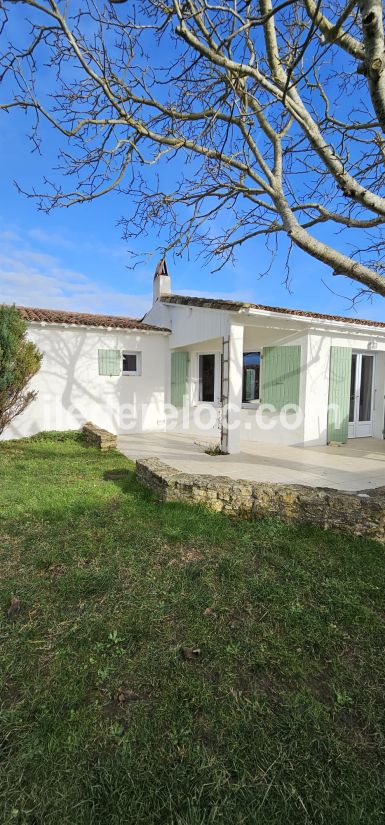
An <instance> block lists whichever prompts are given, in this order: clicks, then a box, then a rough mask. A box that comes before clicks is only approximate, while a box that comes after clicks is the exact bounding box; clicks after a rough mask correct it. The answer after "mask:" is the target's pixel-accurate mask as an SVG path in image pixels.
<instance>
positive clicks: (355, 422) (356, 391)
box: [349, 352, 374, 438]
mask: <svg viewBox="0 0 385 825" xmlns="http://www.w3.org/2000/svg"><path fill="white" fill-rule="evenodd" d="M373 383H374V355H368V354H367V353H363V352H353V354H352V372H351V380H350V408H349V438H360V437H363V436H370V435H372V434H373V403H374V389H373Z"/></svg>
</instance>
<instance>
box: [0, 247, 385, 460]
mask: <svg viewBox="0 0 385 825" xmlns="http://www.w3.org/2000/svg"><path fill="white" fill-rule="evenodd" d="M19 311H20V314H21V316H22V317H23V318H24V319H25V321H26V322H27V324H28V332H29V336H30V338H31V339H32V340H33V341H34V342H35V343H36V344H37V346H38V347H39V349H40V350H41V352H43V355H44V357H43V362H42V367H41V369H40V372H39V373H38V375H37V376H36V377H35V379H34V381H33V387H34V388H35V389H37V390H38V396H37V399H36V400H35V401H34V402H33V404H32V405H31V406H30V407H29V408H28V409H27V410H26V411H25V412H24V413H23V414H22V415H20V416H19V417H18V418H16V419H15V421H14V422H13V424H12V425H11V426H10V427H8V429H7V430H6V431H5V433H4V434H3V438H8V439H9V438H15V437H22V436H26V435H31V434H33V433H36V432H38V431H41V430H52V429H57V430H59V429H77V428H79V427H80V426H81V425H82V424H83V423H84V422H85V421H87V420H92V421H93V422H94V423H95V424H98V425H99V426H101V427H105V428H106V429H108V430H111V431H113V432H116V433H119V434H124V433H128V432H145V431H165V430H173V431H176V432H178V431H182V432H185V433H186V432H187V433H189V432H190V433H191V434H194V435H195V434H197V433H202V434H204V435H206V436H207V435H208V436H210V437H211V436H214V437H217V438H218V439H219V438H221V443H222V449H223V450H224V451H225V452H229V453H237V452H239V451H240V445H241V440H247V441H253V440H254V441H259V442H265V443H274V444H285V445H294V444H296V445H323V444H326V443H328V442H330V441H332V442H335V441H337V442H344V441H346V440H347V438H348V437H352V438H357V437H360V436H374V437H376V438H382V434H383V429H384V406H385V401H384V393H385V323H382V322H377V321H368V320H366V321H365V320H359V319H357V318H353V319H352V318H342V317H338V316H332V315H322V314H320V313H317V312H314V313H310V312H304V311H301V310H298V311H297V310H290V309H283V308H280V307H267V306H260V305H256V304H250V303H243V302H238V301H223V300H219V299H218V300H213V299H208V298H198V297H193V296H185V295H175V294H173V293H172V291H171V279H170V277H169V274H168V271H167V265H166V262H165V261H164V260H163V261H161V262H160V263H159V265H158V267H157V269H156V273H155V277H154V298H153V305H152V307H151V309H150V310H149V311H148V312H147V314H146V315H145V317H144V318H143V320H137V319H132V318H118V317H108V316H101V315H86V314H82V313H75V312H64V311H53V310H44V309H28V308H22V307H20V308H19Z"/></svg>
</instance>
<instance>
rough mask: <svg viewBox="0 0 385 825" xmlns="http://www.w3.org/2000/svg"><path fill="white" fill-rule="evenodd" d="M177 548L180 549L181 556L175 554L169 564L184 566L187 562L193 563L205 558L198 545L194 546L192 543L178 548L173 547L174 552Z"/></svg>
mask: <svg viewBox="0 0 385 825" xmlns="http://www.w3.org/2000/svg"><path fill="white" fill-rule="evenodd" d="M175 550H177V551H179V554H180V555H179V556H175V558H172V559H170V560H169V562H168V565H169V566H172V565H176V566H177V567H184V566H185V565H186V564H192V563H193V562H198V561H202V559H203V558H204V556H203V553H202V551H201V550H198V548H197V547H192V546H190V545H187V546H186V545H185V544H182V545H179V547H177V548H173V552H174V553H175Z"/></svg>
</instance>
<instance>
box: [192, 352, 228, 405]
mask: <svg viewBox="0 0 385 825" xmlns="http://www.w3.org/2000/svg"><path fill="white" fill-rule="evenodd" d="M200 355H214V356H215V361H214V401H200V400H199V356H200ZM221 358H222V353H221V352H218V351H216V350H207V351H205V350H203V351H201V352H197V353H196V358H195V374H196V378H195V392H194V396H195V398H194V400H193V404H194V405H198V404H199V406H203V407H204V406H208V407H219V406H220V403H221Z"/></svg>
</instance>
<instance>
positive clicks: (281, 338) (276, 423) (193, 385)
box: [157, 307, 307, 445]
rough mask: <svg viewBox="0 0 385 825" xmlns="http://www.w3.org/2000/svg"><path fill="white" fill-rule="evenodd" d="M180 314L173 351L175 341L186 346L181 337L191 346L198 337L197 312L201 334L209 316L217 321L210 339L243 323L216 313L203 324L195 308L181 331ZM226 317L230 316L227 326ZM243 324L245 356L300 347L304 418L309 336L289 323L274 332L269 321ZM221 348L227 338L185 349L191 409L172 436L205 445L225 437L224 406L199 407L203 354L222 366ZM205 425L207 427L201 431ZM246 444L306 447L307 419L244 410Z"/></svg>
mask: <svg viewBox="0 0 385 825" xmlns="http://www.w3.org/2000/svg"><path fill="white" fill-rule="evenodd" d="M180 309H181V307H177V310H178V312H175V318H176V319H177V322H178V329H179V332H178V337H176V336H174V333H173V335H172V336H171V338H170V346H171V347H172V346H173V341H175V340H178V341H180V340H182V334H183V337H184V340H189V341H191V338H193V337H194V336H195V333H194V323H195V322H194V319H195V312H196V313H197V327H198V328H199V329H201V332H202V324H203V323H206V316H207V314H208V312H209V313H210V316H212V318H213V320H212V321H211V323H210V326H209V327H208V329H206V334H210V333H217V332H218V330H222V332H223V329H224V328H225V329H228V325H229V323H230V321H231V320H232V321H234V318H236V320H237V322H238V323H239V321H240V316H239V315H236V316H234V315H233V314H230V313H223V312H222V311H218V315H219V316H220V317H219V318H217V320H215V318H214V316H216V315H217V312H216V311H215V310H206V311H204V316H205V318H203V317H202V312H201V310H200V308H198V309H196V310H195V309H194V308H190V307H189V308H188V310H189V312H188V314H187V315H184V316H183V317H184V325H181V327H182V328H180V327H179V325H180V319H181V315H180V312H179V310H180ZM223 316H226V317H225V321H226V324H225V325H224V317H223ZM208 320H209V319H208ZM242 320H243V321H245V328H244V342H243V350H244V352H251V351H259V350H262V349H263V347H266V346H285V345H299V346H301V351H302V365H301V380H300V409H301V411H302V412H303V410H304V407H305V391H306V355H307V335H306V334H304V333H303V331H302V330H300V331H299V330H298V329H296V328H295V326H293V325H292V324H290V322H286V323H285V322H284V324H285V328H282V327H281V328H278V327H277V324H276V323H275V324H273V325H272V326H269V325H268V323H267V322H266V319H265V318H259V319H255V320H253V321H249V322H248V323H247V322H246V319H243V318H242ZM164 321H165V319H163V322H164ZM159 322H160V321H159V319H157V323H159ZM168 323H169V324H170V319H168ZM172 325H173V330H174V327H175V320H174V318H173V319H172ZM183 326H184V329H183ZM222 346H223V341H222V338H221V337H213V338H210V339H209V340H204V341H199V343H196V344H190V345H185V346H182V347H181V349H183V350H185V351H187V352H189V355H190V359H189V376H188V389H187V394H188V408H187V409H186V410H185V411H184V412H182V411H180V412H179V414H178V417H177V421H176V424H174V425H172V426H171V427H169V430H170V431H175V432H189V433H191V434H192V435H194V437H196V438H197V440H199V437H201V438H202V440H207V439H209V440H212V441H213V442H216V441H218V439H219V437H220V416H219V412H220V405H219V403H218V404H200V403H199V402H198V396H197V384H198V372H197V364H198V355H199V353H202V352H206V353H217V354H218V359H217V365H220V354H221V352H222ZM168 400H169V399H168ZM200 422H201V423H202V424H203V426H200ZM207 424H210V426H206V425H207ZM241 439H242V441H258V442H261V443H266V444H268V443H274V444H284V445H290V444H302V443H303V440H304V423H303V415H301V413H300V414H299V415H298V416H295V415H293V413H288V414H285V413H283V414H281V413H279V412H278V413H272V412H263V411H261V409H260V408H258V407H251V406H248V407H244V408H243V409H242V411H241Z"/></svg>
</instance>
